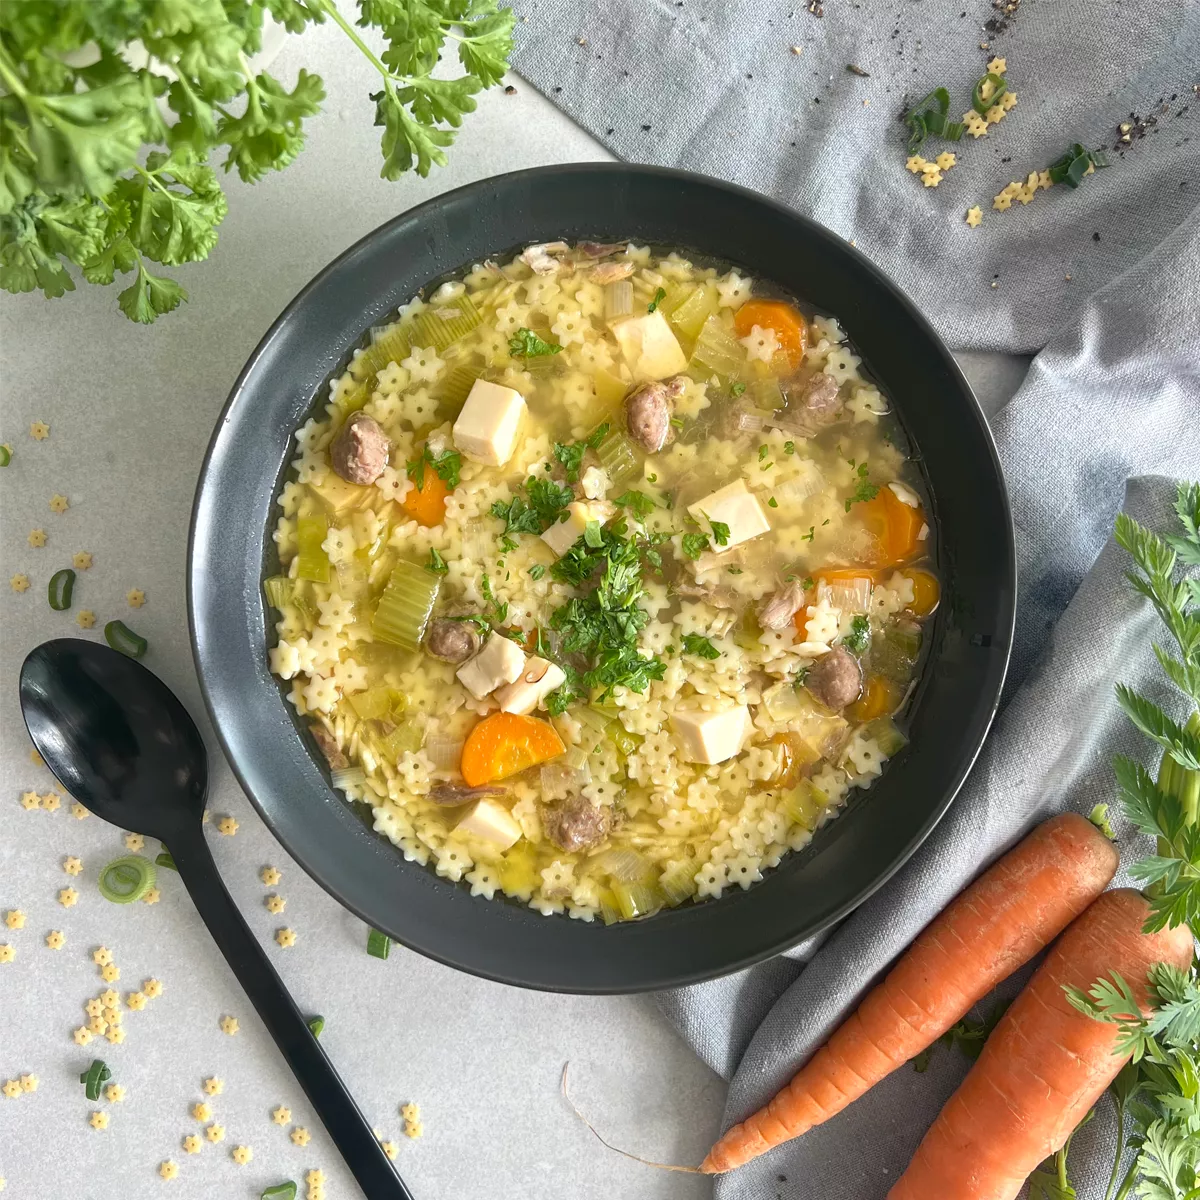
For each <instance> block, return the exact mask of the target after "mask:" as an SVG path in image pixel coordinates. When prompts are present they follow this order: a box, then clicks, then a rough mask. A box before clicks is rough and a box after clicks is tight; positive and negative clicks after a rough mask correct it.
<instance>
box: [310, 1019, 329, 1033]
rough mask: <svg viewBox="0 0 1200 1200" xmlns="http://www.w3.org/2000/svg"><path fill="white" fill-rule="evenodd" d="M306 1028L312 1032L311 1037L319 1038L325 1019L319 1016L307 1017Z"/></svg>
mask: <svg viewBox="0 0 1200 1200" xmlns="http://www.w3.org/2000/svg"><path fill="white" fill-rule="evenodd" d="M308 1028H309V1030H310V1031H311V1032H312V1035H313V1037H320V1036H321V1032H322V1030H324V1028H325V1018H324V1017H321V1016H316V1017H309V1018H308Z"/></svg>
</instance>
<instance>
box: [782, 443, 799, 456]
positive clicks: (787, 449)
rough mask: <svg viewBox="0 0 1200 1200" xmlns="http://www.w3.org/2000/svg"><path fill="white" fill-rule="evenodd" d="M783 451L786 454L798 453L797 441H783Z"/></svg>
mask: <svg viewBox="0 0 1200 1200" xmlns="http://www.w3.org/2000/svg"><path fill="white" fill-rule="evenodd" d="M783 452H784V454H795V453H796V443H795V442H784V443H783Z"/></svg>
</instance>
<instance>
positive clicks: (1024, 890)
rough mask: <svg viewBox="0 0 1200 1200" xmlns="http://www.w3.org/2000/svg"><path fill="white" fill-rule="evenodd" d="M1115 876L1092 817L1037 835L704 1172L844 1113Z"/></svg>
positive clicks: (945, 915)
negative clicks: (844, 1109)
mask: <svg viewBox="0 0 1200 1200" xmlns="http://www.w3.org/2000/svg"><path fill="white" fill-rule="evenodd" d="M1116 869H1117V852H1116V850H1115V849H1114V847H1113V845H1112V843H1111V842H1110V841H1109V840H1108V839H1107V838H1106V837H1104V836H1103V835H1102V834H1101V833H1100V832H1099V831H1098V830H1097V829H1096V828H1095V827H1094V826H1093V825H1092V824H1091V822H1089V821H1087V820H1085V819H1084V818H1083V817H1081V816H1078V815H1077V814H1075V813H1064V814H1062V815H1061V816H1057V817H1052V818H1051V819H1050V820H1049V821H1046V822H1044V823H1043V824H1041V825H1039V826H1038V827H1037V828H1036V829H1035V830H1033V832H1032V833H1030V834H1029V836H1028V837H1026V838H1025V840H1024V841H1022V842H1021V843H1020V844H1019V845H1017V846H1015V847H1014V848H1013V849H1012V850H1010V851H1009V852H1008V853H1007V854H1006V855H1005V856H1004V857H1003V858H1001V859H1000V860H999V861H998V862H996V863H995V864H994V865H993V866H991V867H990V868H989V869H988V870H987V871H985V872H984V873H983V874H982V875H981V876H980V877H979V878H978V879H977V880H975V882H974V883H972V884H971V885H970V887H968V888H966V890H965V891H963V892H962V893H961V894H960V895H959V896H957V897H956V898H955V899H954V900H953V901H952V902H951V903H950V904H949V905H948V906H947V908H946V909H945V910H944V911H943V912H942V913H941V914H940V915H939V916H937V917H936V918H935V919H934V920H933V921H932V922H931V923H930V924H929V925H928V926H927V927H926V928H925V929H924V930H923V931H922V932H921V934H920V935H919V936H918V937H917V939H916V941H914V942H913V944H912V945H911V946H910V947H909V949H908V950H907V951H906V952H905V953H904V955H903V956H902V957H901V958H900V959H899V960H898V961H897V963H896V965H895V966H894V967H893V968H892V970H891V971H890V972H889V973H888V975H887V977H886V978H885V979H884V980H883V981H882V982H881V983H880V984H878V985H877V986H876V987H875V988H874V990H873V991H871V992H869V993H868V994H867V996H866V998H865V999H864V1000H863V1002H862V1004H861V1005H860V1006H859V1008H858V1010H857V1012H855V1013H853V1014H852V1015H851V1016H850V1017H849V1018H848V1019H847V1020H846V1021H845V1023H844V1024H842V1025H841V1026H840V1027H839V1028H838V1029H837V1030H836V1031H835V1032H834V1033H833V1035H832V1037H830V1039H829V1041H828V1042H826V1044H825V1045H824V1046H823V1047H822V1048H821V1049H820V1050H818V1051H817V1053H816V1054H815V1055H814V1056H813V1057H812V1059H810V1060H809V1062H808V1063H807V1064H806V1065H805V1066H804V1067H802V1068H801V1069H800V1071H799V1072H798V1073H797V1074H796V1075H795V1076H794V1077H793V1079H792V1081H791V1083H789V1084H788V1085H787V1087H785V1088H784V1089H783V1090H782V1091H781V1092H779V1093H778V1095H776V1096H775V1097H774V1098H773V1099H772V1100H771V1101H770V1102H769V1103H768V1104H767V1105H766V1106H765V1107H764V1108H761V1109H759V1111H758V1112H756V1113H755V1114H754V1115H753V1116H751V1117H748V1118H747V1119H746V1120H745V1121H743V1122H742V1123H741V1124H740V1125H735V1126H734V1127H733V1128H732V1129H730V1130H729V1131H728V1132H727V1133H726V1134H725V1135H724V1136H723V1137H722V1138H721V1139H720V1141H718V1142H717V1144H716V1145H715V1146H713V1148H712V1149H711V1150H710V1151H709V1152H708V1156H707V1157H706V1158H705V1160H704V1162H703V1163H701V1164H700V1169H701V1170H702V1171H706V1172H709V1173H710V1174H716V1173H718V1172H721V1171H729V1170H732V1169H733V1168H734V1167H739V1166H741V1165H742V1163H745V1162H748V1161H749V1160H750V1159H752V1158H756V1157H757V1156H758V1155H760V1154H762V1153H764V1152H765V1151H767V1150H770V1149H771V1148H772V1147H774V1146H778V1145H779V1144H780V1143H781V1142H786V1141H787V1140H788V1139H789V1138H794V1137H798V1136H799V1135H800V1134H802V1133H804V1132H806V1131H807V1130H809V1129H811V1128H812V1127H813V1126H814V1125H820V1124H821V1123H822V1122H823V1121H828V1120H829V1118H830V1117H832V1116H833V1115H834V1114H835V1113H839V1112H841V1110H842V1109H843V1108H845V1107H846V1106H847V1105H848V1104H850V1103H852V1102H853V1101H854V1100H857V1099H858V1097H859V1096H861V1095H863V1093H864V1092H866V1091H867V1090H868V1089H869V1088H871V1087H873V1086H874V1085H875V1084H876V1083H878V1082H879V1081H880V1080H881V1079H883V1078H884V1077H885V1076H887V1075H890V1074H891V1073H892V1072H893V1071H894V1070H896V1069H897V1067H900V1066H902V1065H903V1064H904V1063H906V1062H908V1060H909V1059H911V1058H912V1057H913V1056H914V1055H916V1054H919V1053H920V1052H921V1051H922V1050H924V1049H925V1048H926V1047H928V1046H931V1045H932V1044H933V1043H934V1042H935V1041H936V1040H937V1039H938V1038H939V1037H941V1035H942V1034H943V1033H945V1032H946V1030H947V1029H949V1028H950V1026H951V1025H953V1024H954V1023H955V1021H958V1020H961V1018H962V1017H963V1016H964V1015H965V1014H966V1013H967V1012H968V1011H970V1009H971V1007H972V1006H973V1005H975V1004H976V1003H977V1002H978V1001H979V1000H981V999H982V998H983V997H984V996H986V995H987V994H988V992H990V991H991V990H992V988H993V987H995V986H996V984H997V983H999V982H1000V981H1001V980H1002V979H1005V978H1007V977H1008V976H1009V975H1011V974H1012V973H1013V971H1015V970H1016V969H1017V968H1018V967H1019V966H1021V964H1022V963H1025V962H1028V961H1029V959H1031V958H1032V957H1033V956H1034V955H1035V954H1037V952H1038V951H1039V950H1041V949H1043V948H1044V947H1045V946H1047V945H1048V944H1049V943H1050V942H1051V941H1053V940H1054V938H1055V937H1057V936H1058V934H1059V933H1061V932H1062V930H1063V929H1065V928H1066V927H1067V925H1069V924H1070V923H1071V921H1073V920H1074V919H1075V918H1076V917H1077V916H1078V915H1079V914H1080V913H1081V912H1083V910H1084V909H1085V908H1087V906H1088V905H1089V904H1090V903H1091V902H1092V901H1093V900H1094V899H1095V898H1096V897H1097V896H1098V895H1099V894H1100V893H1101V892H1102V891H1103V890H1104V889H1105V888H1106V887H1107V886H1108V884H1109V882H1110V881H1111V880H1112V877H1113V875H1114V873H1115V872H1116ZM931 1194H932V1193H931Z"/></svg>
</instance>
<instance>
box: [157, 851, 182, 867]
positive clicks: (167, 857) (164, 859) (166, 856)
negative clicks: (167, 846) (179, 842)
mask: <svg viewBox="0 0 1200 1200" xmlns="http://www.w3.org/2000/svg"><path fill="white" fill-rule="evenodd" d="M154 865H155V866H156V867H166V868H167V870H168V871H178V870H179V868H178V867H177V866H176V865H175V860H174V859H173V858H172V857H171V854H170V852H169V851H167V850H164V851H163V852H162V853H161V854H159V855H158V857H157V858H156V859H155V860H154Z"/></svg>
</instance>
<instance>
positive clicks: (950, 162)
mask: <svg viewBox="0 0 1200 1200" xmlns="http://www.w3.org/2000/svg"><path fill="white" fill-rule="evenodd" d="M933 161H934V162H935V163H937V165H938V167H939V168H940V169H941V170H943V171H948V170H950V168H951V167H952V166H954V164H955V163H957V162H958V155H957V154H955V153H954V151H953V150H943V151H942V152H941V154H939V155H938V156H937V158H935V159H934V160H933Z"/></svg>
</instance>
